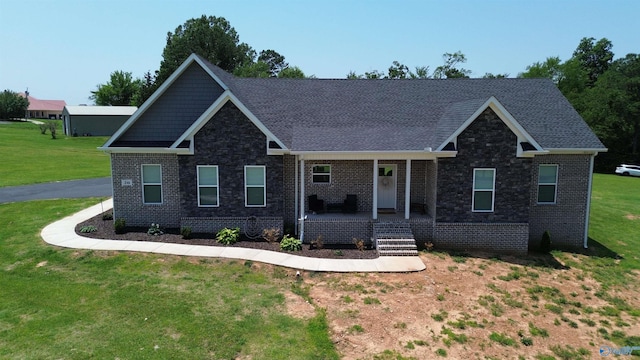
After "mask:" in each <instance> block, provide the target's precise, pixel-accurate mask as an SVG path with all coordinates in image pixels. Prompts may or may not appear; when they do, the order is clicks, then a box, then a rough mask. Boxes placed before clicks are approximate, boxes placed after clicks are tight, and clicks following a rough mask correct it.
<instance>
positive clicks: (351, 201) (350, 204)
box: [342, 195, 358, 214]
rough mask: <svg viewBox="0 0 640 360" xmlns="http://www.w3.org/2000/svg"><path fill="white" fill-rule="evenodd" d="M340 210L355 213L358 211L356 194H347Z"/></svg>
mask: <svg viewBox="0 0 640 360" xmlns="http://www.w3.org/2000/svg"><path fill="white" fill-rule="evenodd" d="M342 212H343V213H348V214H355V213H357V212H358V195H347V198H346V199H344V203H343V204H342Z"/></svg>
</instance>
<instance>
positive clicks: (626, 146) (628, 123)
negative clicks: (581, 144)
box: [0, 15, 640, 172]
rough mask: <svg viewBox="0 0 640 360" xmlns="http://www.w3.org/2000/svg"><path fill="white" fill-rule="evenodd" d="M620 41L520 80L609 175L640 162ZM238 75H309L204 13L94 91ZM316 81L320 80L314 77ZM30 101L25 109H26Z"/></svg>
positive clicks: (118, 98) (134, 97)
mask: <svg viewBox="0 0 640 360" xmlns="http://www.w3.org/2000/svg"><path fill="white" fill-rule="evenodd" d="M612 48H613V44H612V43H611V41H609V40H608V39H606V38H602V39H600V40H597V41H596V39H595V38H592V37H589V38H587V37H585V38H583V39H581V40H580V42H579V44H578V46H577V47H576V49H575V51H574V52H573V54H572V57H571V58H570V59H567V60H564V61H563V60H561V59H560V58H559V57H557V56H552V57H547V58H546V59H545V60H544V61H539V62H535V63H533V64H531V65H529V66H527V67H526V69H525V71H523V72H521V73H519V74H518V75H517V77H520V78H548V79H550V80H551V81H553V82H554V83H555V84H556V86H557V87H558V88H559V90H560V91H561V92H562V93H563V94H564V96H565V97H566V98H567V99H568V100H569V101H570V102H571V104H572V105H573V107H574V108H575V109H576V110H577V111H578V112H579V113H580V115H581V116H582V117H583V118H584V119H585V121H586V122H587V124H588V125H589V126H590V127H591V129H592V130H593V131H594V132H595V133H596V135H597V136H598V137H599V138H600V140H601V141H602V142H603V143H604V144H605V146H606V147H607V148H608V149H609V151H608V152H607V153H604V154H600V155H598V157H597V158H596V168H597V169H598V170H600V171H607V172H610V171H612V170H613V167H615V166H616V165H617V164H618V163H622V162H635V163H640V154H639V152H640V55H639V54H627V55H626V56H624V57H620V58H618V59H614V53H613V51H612ZM191 53H197V54H199V55H201V56H203V57H205V58H206V59H207V60H208V61H209V62H211V63H212V64H215V65H217V66H219V67H220V68H222V69H223V70H225V71H227V72H230V73H232V74H234V75H236V76H239V77H257V78H268V77H277V78H305V77H307V76H306V75H305V73H304V72H303V71H302V69H300V68H299V67H297V66H291V65H289V63H288V62H287V61H286V59H285V56H284V55H282V54H280V53H279V52H277V51H276V50H273V49H265V50H261V51H260V52H257V51H256V50H254V49H253V48H252V47H251V46H249V45H248V44H246V43H244V42H240V37H239V35H238V33H237V32H236V30H235V29H234V28H233V27H232V26H231V24H230V23H229V21H227V20H226V19H225V18H222V17H216V16H205V15H203V16H201V17H199V18H193V19H189V20H187V21H186V22H185V23H184V24H183V25H179V26H178V27H177V28H176V29H175V30H174V31H173V32H168V33H167V37H166V45H165V47H164V49H163V51H162V61H161V62H160V67H159V69H158V70H156V71H154V72H153V73H152V72H151V71H147V72H146V73H145V74H144V76H143V78H134V77H133V75H132V73H130V72H126V71H122V70H117V71H114V72H112V73H111V74H110V79H109V81H108V82H106V83H104V84H98V85H97V86H96V89H95V90H93V91H91V96H90V99H92V100H93V101H94V102H95V103H96V105H135V106H140V105H141V104H142V103H144V101H146V100H147V99H148V98H149V97H150V96H151V94H153V92H154V91H155V90H156V89H157V88H158V87H159V86H160V85H161V84H162V83H163V82H164V81H165V80H166V79H167V78H168V77H169V76H170V75H171V74H172V73H173V72H174V71H175V70H176V69H177V68H178V67H179V66H180V64H182V62H184V60H185V59H186V58H187V57H188V56H189V55H190V54H191ZM466 61H467V58H466V56H465V55H464V54H463V53H462V52H461V51H457V52H453V53H444V54H443V64H442V65H440V66H437V67H436V68H435V69H434V70H433V71H430V69H429V66H416V67H415V68H414V69H410V68H409V67H408V66H407V65H405V64H402V63H400V62H399V61H393V62H392V64H391V66H389V68H388V69H387V71H386V72H383V71H379V70H372V71H368V72H364V73H361V74H358V73H356V72H355V71H350V72H349V73H348V74H346V75H345V77H346V78H348V79H430V78H431V79H451V78H469V77H470V76H471V74H472V71H471V70H469V69H465V68H464V67H463V65H464V64H465V63H466ZM309 77H314V76H313V75H312V76H309ZM482 77H483V78H508V77H509V74H491V73H485V74H484V75H483V76H482ZM14 95H15V96H16V97H17V96H18V95H17V94H15V93H13V92H10V91H9V90H6V91H5V92H4V93H2V94H1V96H0V118H10V117H21V116H22V115H21V114H24V111H25V110H26V107H27V106H28V102H25V101H21V100H19V99H17V98H14ZM25 104H26V105H25Z"/></svg>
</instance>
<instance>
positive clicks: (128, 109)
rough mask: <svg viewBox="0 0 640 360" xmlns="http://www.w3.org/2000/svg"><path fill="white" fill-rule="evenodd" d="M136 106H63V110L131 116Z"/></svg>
mask: <svg viewBox="0 0 640 360" xmlns="http://www.w3.org/2000/svg"><path fill="white" fill-rule="evenodd" d="M136 110H138V108H137V107H136V106H69V105H67V106H65V107H64V109H63V112H65V113H66V114H69V115H105V116H117V115H126V116H131V115H132V114H133V113H134V112H136Z"/></svg>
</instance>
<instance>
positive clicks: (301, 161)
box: [300, 159, 305, 243]
mask: <svg viewBox="0 0 640 360" xmlns="http://www.w3.org/2000/svg"><path fill="white" fill-rule="evenodd" d="M304 217H305V216H304V159H300V242H303V243H304Z"/></svg>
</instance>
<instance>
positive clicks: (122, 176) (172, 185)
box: [111, 153, 180, 227]
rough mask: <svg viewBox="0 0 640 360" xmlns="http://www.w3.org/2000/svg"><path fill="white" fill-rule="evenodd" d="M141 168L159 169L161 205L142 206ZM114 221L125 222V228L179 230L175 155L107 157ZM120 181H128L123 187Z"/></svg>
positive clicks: (178, 194)
mask: <svg viewBox="0 0 640 360" xmlns="http://www.w3.org/2000/svg"><path fill="white" fill-rule="evenodd" d="M143 164H160V166H161V169H162V204H147V205H145V204H143V203H142V172H141V165H143ZM111 174H112V175H111V177H112V181H113V206H114V208H113V211H114V218H116V219H120V218H121V219H125V221H126V223H127V225H129V226H149V225H151V223H159V224H160V225H161V226H162V227H178V226H180V186H179V184H178V182H179V176H178V159H177V155H175V154H118V153H112V154H111ZM122 180H131V182H132V185H131V186H126V185H125V186H123V185H122Z"/></svg>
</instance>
